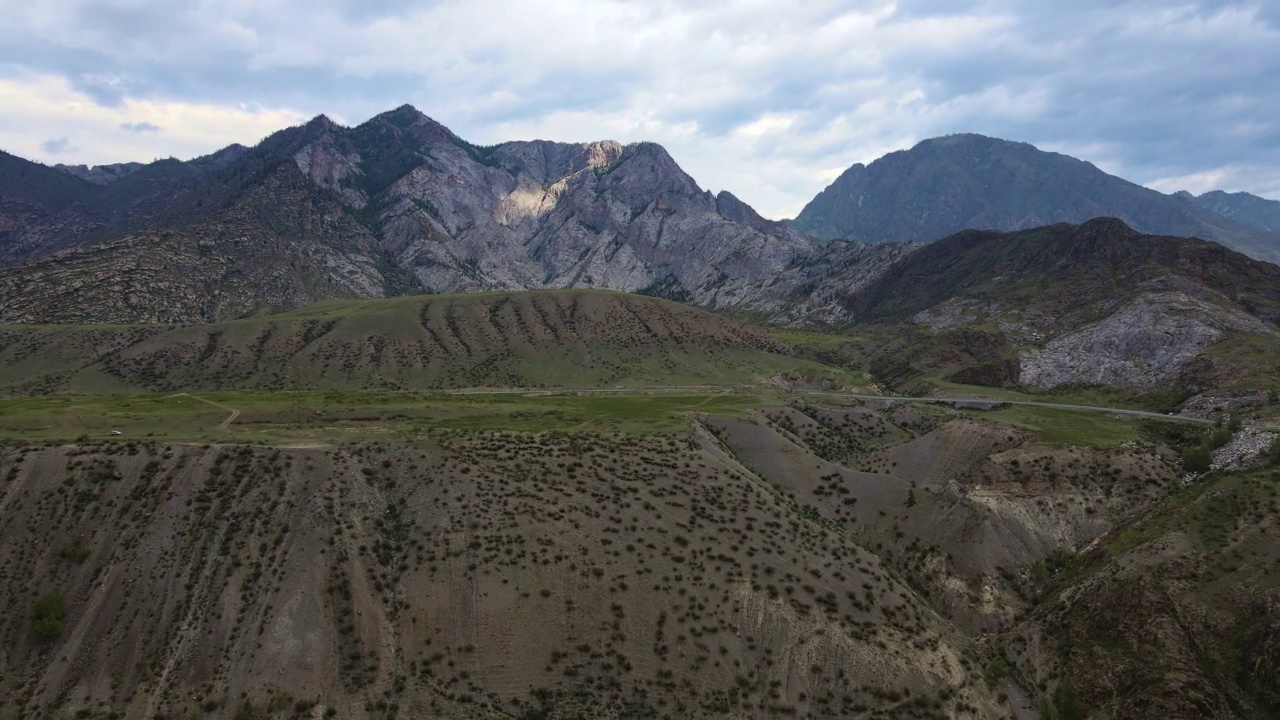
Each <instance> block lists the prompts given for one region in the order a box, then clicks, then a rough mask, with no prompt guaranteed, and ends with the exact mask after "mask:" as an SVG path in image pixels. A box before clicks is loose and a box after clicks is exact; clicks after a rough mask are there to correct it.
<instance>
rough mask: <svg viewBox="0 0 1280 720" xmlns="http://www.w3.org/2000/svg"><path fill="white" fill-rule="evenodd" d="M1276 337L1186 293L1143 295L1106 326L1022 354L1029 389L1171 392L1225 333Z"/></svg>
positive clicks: (1023, 375) (1096, 325) (1256, 322)
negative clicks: (1075, 386)
mask: <svg viewBox="0 0 1280 720" xmlns="http://www.w3.org/2000/svg"><path fill="white" fill-rule="evenodd" d="M1231 331H1234V332H1243V333H1254V334H1260V335H1265V334H1272V333H1273V331H1272V330H1271V329H1270V328H1268V327H1267V326H1266V325H1265V324H1263V323H1262V322H1260V321H1259V320H1258V319H1257V318H1254V317H1252V316H1249V315H1246V314H1244V313H1240V312H1232V311H1230V310H1227V309H1224V308H1223V307H1222V306H1221V305H1214V304H1210V303H1208V302H1205V301H1204V300H1201V299H1198V298H1194V297H1191V296H1189V295H1187V294H1184V293H1161V294H1146V295H1142V296H1139V297H1138V298H1135V299H1134V300H1133V301H1131V302H1130V303H1129V304H1127V305H1126V306H1124V307H1123V308H1121V309H1120V310H1119V311H1118V312H1116V313H1114V314H1112V315H1110V316H1108V317H1107V318H1106V319H1104V320H1102V321H1100V322H1097V323H1094V324H1092V325H1089V326H1087V327H1084V328H1081V329H1079V330H1076V331H1074V332H1070V333H1067V334H1065V335H1061V336H1059V337H1056V338H1054V339H1052V340H1050V341H1049V342H1048V343H1046V344H1045V346H1044V347H1043V348H1042V349H1027V350H1023V351H1022V353H1021V355H1020V358H1019V360H1020V361H1021V366H1022V373H1021V376H1020V378H1019V379H1020V381H1021V382H1022V383H1023V384H1024V385H1031V386H1035V387H1041V388H1052V387H1057V386H1059V385H1071V384H1081V385H1113V386H1121V387H1131V388H1140V389H1154V388H1156V387H1159V386H1161V385H1164V384H1167V383H1169V382H1171V381H1173V380H1174V379H1176V378H1177V377H1178V375H1179V374H1180V373H1181V372H1182V371H1183V370H1184V369H1185V368H1186V367H1187V366H1188V365H1189V364H1190V363H1191V362H1192V361H1193V360H1195V359H1196V358H1197V357H1198V356H1199V355H1200V354H1201V353H1202V352H1203V351H1204V350H1205V349H1206V348H1208V347H1209V346H1210V345H1212V344H1213V343H1215V342H1217V341H1218V340H1220V339H1221V338H1222V337H1223V335H1224V333H1226V332H1231Z"/></svg>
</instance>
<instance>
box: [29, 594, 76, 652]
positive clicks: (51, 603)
mask: <svg viewBox="0 0 1280 720" xmlns="http://www.w3.org/2000/svg"><path fill="white" fill-rule="evenodd" d="M66 617H67V600H66V598H64V597H63V596H62V592H61V591H59V590H50V591H49V592H47V593H45V594H44V595H42V596H40V599H39V600H36V605H35V609H34V610H33V611H32V620H34V625H33V626H34V628H35V631H36V637H38V638H40V639H41V640H45V641H48V640H53V639H55V638H57V637H58V636H59V635H61V634H62V621H63V620H64V619H66Z"/></svg>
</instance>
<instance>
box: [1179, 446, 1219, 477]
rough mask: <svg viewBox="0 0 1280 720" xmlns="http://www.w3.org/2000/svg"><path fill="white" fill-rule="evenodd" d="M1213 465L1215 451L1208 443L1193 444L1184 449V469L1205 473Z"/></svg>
mask: <svg viewBox="0 0 1280 720" xmlns="http://www.w3.org/2000/svg"><path fill="white" fill-rule="evenodd" d="M1211 467H1213V451H1212V450H1210V449H1209V446H1208V445H1193V446H1191V447H1189V448H1187V449H1186V450H1183V451H1182V469H1183V470H1186V471H1187V472H1194V473H1204V472H1209V469H1210V468H1211Z"/></svg>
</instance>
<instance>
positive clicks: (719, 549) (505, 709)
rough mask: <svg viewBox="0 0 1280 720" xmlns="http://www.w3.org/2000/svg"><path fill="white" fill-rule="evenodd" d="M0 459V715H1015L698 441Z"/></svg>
mask: <svg viewBox="0 0 1280 720" xmlns="http://www.w3.org/2000/svg"><path fill="white" fill-rule="evenodd" d="M0 477H3V478H4V481H3V482H4V485H3V487H2V488H0V507H2V508H3V514H2V515H0V518H2V519H0V537H3V542H2V543H0V574H2V576H3V582H0V593H3V595H0V602H2V603H3V605H4V607H5V608H6V609H7V610H6V612H5V613H4V614H3V619H0V647H4V648H5V650H4V655H3V659H2V660H0V662H3V663H4V665H3V667H4V669H5V671H4V672H3V673H0V678H2V679H0V682H2V683H3V685H2V686H0V697H2V698H4V700H3V701H0V713H4V715H5V716H14V715H21V716H26V717H37V716H38V717H46V716H54V715H55V712H60V713H64V714H77V713H78V715H77V716H78V717H91V718H106V717H114V718H127V719H132V718H153V717H157V716H165V717H184V716H186V715H184V714H192V713H194V714H196V715H201V714H202V713H203V716H205V717H216V718H230V717H236V718H245V717H267V716H270V717H320V716H323V715H325V714H326V713H329V714H330V715H336V716H338V717H343V718H375V717H376V718H385V717H434V716H446V717H460V718H467V717H493V716H495V715H497V716H506V717H511V716H515V717H566V718H567V717H662V716H665V717H680V718H697V717H707V718H711V717H717V718H719V717H724V718H730V717H732V718H747V717H761V716H790V715H797V714H798V715H801V716H804V715H807V714H812V715H816V716H824V717H831V716H844V717H860V716H864V715H865V714H866V713H868V712H870V711H873V710H875V711H879V712H880V713H881V714H880V715H879V716H881V717H883V716H885V714H887V715H890V716H893V717H915V718H961V717H965V718H970V717H982V718H987V717H996V716H998V715H1000V714H1002V712H1004V711H1001V710H1000V709H999V703H998V702H997V701H996V700H995V699H994V698H993V696H992V691H991V690H990V689H989V688H988V687H987V686H986V684H985V683H983V682H982V681H981V679H980V674H979V672H978V669H977V667H976V666H975V665H974V664H973V662H972V660H971V659H970V658H969V657H968V656H967V655H966V653H965V651H964V647H965V645H966V641H965V640H964V639H963V638H962V637H960V636H957V635H956V634H955V633H954V632H953V631H952V630H950V629H949V628H948V627H947V625H946V624H945V623H943V622H942V621H941V620H940V619H939V618H938V617H937V616H936V615H935V614H934V613H932V612H931V611H930V610H929V609H928V608H927V607H926V606H924V605H923V604H922V603H921V602H920V601H919V600H918V598H917V597H916V596H915V594H914V593H913V591H912V590H911V589H910V588H909V587H907V586H906V585H904V584H903V583H902V582H901V581H900V580H898V579H897V576H896V574H895V573H894V572H892V571H890V570H889V569H888V568H887V567H886V566H884V565H883V564H882V563H881V562H880V561H879V560H878V559H877V558H876V557H875V556H874V555H872V554H870V553H868V552H866V551H865V550H863V549H862V548H860V547H858V546H857V545H856V544H855V543H854V542H853V541H852V540H851V539H850V537H849V536H847V535H845V534H843V533H840V532H837V531H835V530H834V529H833V528H831V527H829V526H827V525H825V524H823V523H821V522H815V521H814V519H813V518H811V517H808V516H807V515H806V514H805V513H802V512H800V511H799V508H798V507H796V506H795V505H794V504H792V503H791V502H790V501H788V500H787V499H786V498H785V497H784V496H782V495H781V494H780V493H778V492H777V491H775V490H773V489H771V488H769V487H768V486H767V485H764V484H761V483H760V482H759V481H758V480H756V479H755V478H753V477H751V476H749V475H747V474H744V473H743V472H741V471H739V470H737V469H735V467H734V464H733V463H731V462H726V461H725V460H722V459H720V456H719V455H717V453H716V452H713V448H711V447H710V446H709V445H707V444H705V442H703V443H700V442H698V441H696V440H695V439H693V438H692V437H690V436H687V435H684V436H680V435H677V436H669V437H668V436H657V437H654V438H650V439H643V438H637V437H619V436H613V437H611V436H601V435H554V436H546V435H523V434H470V435H446V436H436V437H435V439H434V440H433V441H432V442H431V443H429V445H428V446H426V447H423V448H418V449H409V448H394V447H385V446H360V447H351V448H347V449H343V450H339V451H334V452H322V451H298V450H280V451H277V450H269V449H253V448H233V447H224V448H216V447H215V448H197V447H183V446H170V447H165V446H143V445H135V446H125V445H106V446H98V447H90V448H84V449H76V448H51V449H35V448H31V449H26V450H21V451H17V452H7V453H5V454H4V455H2V456H0ZM54 592H57V593H60V595H61V597H63V598H64V599H65V603H66V612H65V615H64V616H62V617H60V618H59V619H57V620H56V621H55V622H54V623H53V624H54V627H49V626H48V625H47V624H46V625H45V626H43V629H42V630H41V631H37V630H36V629H35V628H34V627H33V624H34V623H33V616H32V614H31V613H32V611H33V608H34V607H36V605H35V603H36V601H37V599H38V598H40V597H42V596H45V597H47V596H48V595H49V594H50V593H54ZM42 638H43V639H42Z"/></svg>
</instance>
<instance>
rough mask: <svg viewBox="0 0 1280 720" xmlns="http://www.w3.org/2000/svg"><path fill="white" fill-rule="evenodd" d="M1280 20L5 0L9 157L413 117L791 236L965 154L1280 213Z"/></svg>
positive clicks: (984, 3)
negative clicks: (809, 220) (577, 159)
mask: <svg viewBox="0 0 1280 720" xmlns="http://www.w3.org/2000/svg"><path fill="white" fill-rule="evenodd" d="M1054 5H1063V6H1067V7H1070V8H1071V10H1070V11H1054V10H1051V9H1049V6H1054ZM1278 6H1280V3H1276V2H1264V1H1262V0H1259V1H1255V2H1226V1H1211V0H1205V1H1204V2H1189V3H1183V4H1175V3H1172V2H1168V1H1158V2H1106V1H1104V0H1077V1H1076V2H1073V3H1046V2H1042V0H904V1H903V2H896V3H895V2H877V1H871V0H868V1H866V2H856V1H845V2H835V1H829V0H813V1H810V2H806V1H805V0H797V1H796V2H793V3H779V2H776V1H775V0H743V1H741V2H732V3H723V2H709V1H702V0H686V1H679V0H654V1H650V2H599V1H596V2H585V1H583V2H569V1H567V0H528V1H526V2H524V3H519V4H513V3H508V2H496V1H491V0H471V1H469V2H438V3H408V2H395V1H393V0H376V1H373V0H221V1H218V2H214V1H212V0H198V1H192V2H174V1H173V0H38V1H33V0H0V10H2V11H3V17H4V18H5V22H4V23H3V26H0V107H2V108H3V111H0V147H3V148H4V149H6V150H8V151H10V152H14V153H17V154H19V155H22V156H24V157H29V158H32V159H36V160H40V161H43V162H47V163H51V164H52V163H57V162H68V163H73V162H74V163H88V164H96V163H108V162H121V161H127V160H142V161H148V160H152V159H154V158H157V157H165V156H170V155H174V156H178V157H184V158H185V157H192V156H195V155H200V154H204V153H208V152H212V151H214V150H216V149H218V148H220V147H222V146H225V145H227V144H229V143H232V142H241V143H245V144H252V143H255V142H257V141H258V140H260V139H261V138H262V137H264V136H265V135H267V134H269V133H270V132H272V131H274V130H278V129H280V128H282V127H285V126H287V125H291V124H297V123H299V122H302V121H304V120H306V119H307V118H309V117H311V116H313V115H316V114H319V113H325V114H328V115H329V116H330V117H332V118H334V119H335V120H338V121H339V122H344V123H347V124H354V123H358V122H361V121H363V120H365V119H367V118H368V117H370V116H372V115H374V114H377V113H378V112H382V111H384V110H388V109H391V108H392V107H395V106H397V105H400V104H402V103H405V102H409V103H412V104H413V105H415V106H416V107H418V109H420V110H422V111H423V112H425V113H426V114H428V115H430V116H432V117H434V118H435V119H436V120H439V121H440V122H442V123H444V124H445V125H447V126H449V127H450V128H452V129H453V130H454V131H455V132H457V133H458V134H459V135H461V136H462V137H464V138H467V139H468V140H471V141H473V142H477V143H483V144H488V143H495V142H500V141H503V140H514V139H531V138H544V139H550V140H562V141H584V140H595V139H604V138H611V139H616V140H621V141H624V142H630V141H636V140H653V141H656V142H659V143H661V144H663V145H665V146H666V147H667V149H668V150H670V151H671V153H672V154H673V155H674V156H675V158H676V160H677V161H678V162H680V164H681V165H682V166H683V167H684V168H685V169H686V170H687V171H688V172H689V173H690V174H692V175H693V176H694V178H696V179H697V180H698V181H699V182H700V183H701V184H702V185H703V186H704V187H709V188H711V189H713V190H721V189H728V190H731V191H732V192H734V194H736V195H738V196H739V197H741V198H742V199H744V200H746V201H747V202H749V203H751V204H752V205H754V206H755V207H756V208H757V209H758V210H760V211H761V212H762V213H764V214H765V215H767V216H771V217H789V216H793V215H794V214H795V213H796V212H798V211H799V209H800V208H801V207H802V206H803V205H804V203H805V202H806V201H808V200H809V199H810V198H811V197H812V196H813V195H814V194H815V193H816V192H818V191H819V190H821V189H822V188H823V187H824V186H825V185H826V184H827V183H829V182H830V181H831V180H832V179H833V178H834V177H835V176H836V175H837V174H839V172H840V171H841V170H843V169H844V168H846V167H847V166H849V165H850V164H852V163H854V162H869V161H871V160H873V159H875V158H876V157H879V156H880V155H882V154H884V153H885V152H888V151H891V150H896V149H903V148H907V147H910V146H911V145H913V144H914V143H915V142H917V141H919V140H921V139H924V138H927V137H932V136H936V135H943V134H947V133H953V132H978V133H983V134H987V135H993V136H997V137H1003V138H1008V139H1013V140H1024V141H1027V142H1031V143H1033V144H1036V145H1037V146H1039V147H1041V148H1043V149H1049V150H1057V151H1059V152H1065V153H1068V154H1071V155H1075V156H1077V157H1081V158H1083V159H1086V160H1090V161H1092V162H1094V163H1095V164H1097V165H1098V166H1100V167H1102V168H1103V169H1104V170H1107V171H1108V172H1112V173H1116V174H1118V175H1121V176H1123V177H1126V178H1128V179H1130V180H1134V181H1136V182H1140V183H1143V184H1146V185H1149V186H1151V187H1154V188H1156V189H1159V190H1163V191H1166V192H1171V191H1174V190H1179V189H1184V188H1185V189H1188V190H1191V191H1193V192H1201V191H1205V190H1209V189H1216V188H1221V189H1226V190H1245V191H1249V192H1253V193H1255V194H1259V195H1263V196H1266V197H1271V198H1276V199H1280V119H1278V118H1280V82H1277V80H1276V78H1280V51H1277V50H1276V48H1280V7H1278Z"/></svg>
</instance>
